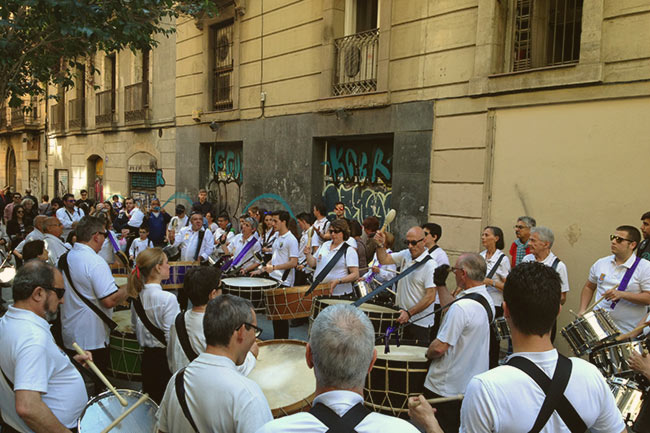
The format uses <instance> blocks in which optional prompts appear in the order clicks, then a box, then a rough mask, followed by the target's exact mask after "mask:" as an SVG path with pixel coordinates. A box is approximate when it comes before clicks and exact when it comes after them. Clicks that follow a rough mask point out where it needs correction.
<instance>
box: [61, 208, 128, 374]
mask: <svg viewBox="0 0 650 433" xmlns="http://www.w3.org/2000/svg"><path fill="white" fill-rule="evenodd" d="M76 232H77V242H75V244H74V247H73V248H72V250H70V251H69V252H68V253H67V254H64V255H63V256H61V257H60V258H59V264H58V266H59V269H62V270H64V268H65V265H64V259H63V258H64V257H65V263H67V265H68V268H69V270H70V277H71V278H72V281H70V279H69V277H68V275H66V272H65V271H64V275H65V278H64V280H65V288H66V290H65V296H64V300H65V303H64V304H63V307H62V308H61V326H62V330H63V344H64V346H65V348H66V349H68V350H69V351H70V353H73V352H74V350H73V347H72V343H75V342H76V343H77V344H79V346H81V347H82V348H83V349H85V350H89V351H90V352H92V354H93V360H94V362H95V364H97V367H99V369H100V370H102V371H103V372H104V373H106V371H107V369H108V366H109V362H110V360H109V350H108V342H109V332H110V331H109V327H108V325H107V324H106V323H105V321H104V319H106V318H108V319H110V318H111V317H112V315H113V307H115V306H116V305H118V304H120V303H121V302H123V301H124V300H125V299H126V297H127V293H126V286H124V287H122V288H119V287H117V285H116V284H115V279H114V278H113V274H112V273H111V268H110V267H109V266H108V263H106V261H105V260H104V259H103V258H101V257H100V256H99V254H97V253H98V252H99V251H100V250H101V248H102V244H103V243H104V238H105V237H106V229H105V228H104V222H103V220H102V219H100V218H97V217H93V216H87V217H84V218H83V219H82V220H81V221H79V224H78V225H77V228H76ZM73 286H74V288H75V289H76V291H75V290H74V289H73ZM77 292H79V294H81V295H82V296H83V297H84V298H85V299H86V300H87V301H88V302H90V303H92V304H94V305H95V307H96V308H97V311H98V312H101V314H102V316H101V317H100V315H98V314H97V313H96V312H95V311H93V310H92V309H91V308H90V307H89V306H88V305H87V304H86V303H85V302H84V300H82V299H81V298H80V297H79V295H78V294H77ZM102 317H103V318H104V319H102Z"/></svg>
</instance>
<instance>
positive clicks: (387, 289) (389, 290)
mask: <svg viewBox="0 0 650 433" xmlns="http://www.w3.org/2000/svg"><path fill="white" fill-rule="evenodd" d="M372 281H374V282H375V283H377V284H379V285H380V286H381V283H380V282H379V281H377V279H376V278H373V279H372ZM386 291H387V292H388V293H390V294H391V295H393V296H397V293H395V292H394V291H392V290H391V289H389V288H388V287H386Z"/></svg>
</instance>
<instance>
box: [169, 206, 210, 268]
mask: <svg viewBox="0 0 650 433" xmlns="http://www.w3.org/2000/svg"><path fill="white" fill-rule="evenodd" d="M174 245H176V246H177V247H178V248H180V250H181V261H182V262H196V261H199V260H201V261H206V260H208V256H210V254H212V251H213V250H214V237H213V235H212V232H211V231H210V230H206V229H204V228H203V215H201V214H200V213H198V212H196V213H193V214H192V216H191V217H190V226H189V227H183V228H182V229H181V230H180V231H179V232H178V233H176V238H175V239H174Z"/></svg>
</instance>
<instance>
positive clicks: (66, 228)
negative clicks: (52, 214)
mask: <svg viewBox="0 0 650 433" xmlns="http://www.w3.org/2000/svg"><path fill="white" fill-rule="evenodd" d="M62 200H63V207H62V208H59V209H58V210H57V211H56V217H57V218H58V219H59V221H61V224H63V239H66V238H67V237H68V234H69V233H70V232H71V231H72V230H73V229H74V227H75V226H76V223H78V222H79V221H81V218H83V217H84V213H83V211H82V210H81V209H79V208H78V207H77V206H75V199H74V194H70V193H68V194H65V195H64V196H63V199H62Z"/></svg>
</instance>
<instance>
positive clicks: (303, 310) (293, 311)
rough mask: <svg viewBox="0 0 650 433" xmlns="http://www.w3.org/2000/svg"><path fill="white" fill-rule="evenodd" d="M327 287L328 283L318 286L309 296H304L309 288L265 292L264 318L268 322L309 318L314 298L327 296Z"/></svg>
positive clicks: (282, 288)
mask: <svg viewBox="0 0 650 433" xmlns="http://www.w3.org/2000/svg"><path fill="white" fill-rule="evenodd" d="M329 287H330V285H329V283H323V284H319V285H318V286H316V288H315V289H314V291H313V292H311V293H310V294H309V296H305V293H307V290H309V286H295V287H278V288H275V289H268V290H265V291H264V304H265V306H266V317H267V319H269V320H288V319H302V318H304V317H309V315H310V314H311V309H312V301H313V299H314V297H315V296H325V295H329V293H330V288H329Z"/></svg>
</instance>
